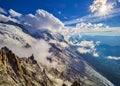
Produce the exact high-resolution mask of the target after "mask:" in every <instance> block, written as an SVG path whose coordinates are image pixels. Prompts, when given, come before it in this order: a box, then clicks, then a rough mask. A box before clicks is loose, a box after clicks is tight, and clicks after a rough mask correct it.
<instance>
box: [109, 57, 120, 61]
mask: <svg viewBox="0 0 120 86" xmlns="http://www.w3.org/2000/svg"><path fill="white" fill-rule="evenodd" d="M107 59H111V60H120V57H116V56H107Z"/></svg>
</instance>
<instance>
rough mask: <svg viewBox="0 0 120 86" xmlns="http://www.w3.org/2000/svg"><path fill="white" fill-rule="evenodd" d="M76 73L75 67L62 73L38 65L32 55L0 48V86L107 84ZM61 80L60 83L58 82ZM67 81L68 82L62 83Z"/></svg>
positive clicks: (92, 85) (88, 85)
mask: <svg viewBox="0 0 120 86" xmlns="http://www.w3.org/2000/svg"><path fill="white" fill-rule="evenodd" d="M70 67H72V66H70ZM68 68H69V67H68ZM73 69H74V68H73ZM73 73H76V74H73ZM77 73H78V72H76V69H75V70H71V69H70V68H69V69H66V70H64V71H63V72H62V73H60V72H58V71H57V69H56V70H55V69H54V70H51V71H50V70H47V69H46V67H43V66H42V65H40V64H39V63H38V62H37V61H36V60H35V59H34V56H33V55H32V56H30V57H28V58H19V57H18V56H17V55H15V54H14V53H12V51H11V50H9V49H8V48H7V47H3V48H1V50H0V86H109V85H105V84H103V83H100V82H97V83H96V82H94V80H93V81H92V80H90V79H87V77H86V78H85V76H84V75H83V76H84V77H83V76H80V74H77ZM58 75H59V76H58ZM77 75H78V76H77ZM51 77H52V78H51ZM78 79H79V80H78ZM75 80H77V81H75ZM61 81H62V84H59V83H60V82H61ZM67 81H68V83H69V84H67V83H64V82H67ZM70 83H71V84H70ZM97 84H98V85H97Z"/></svg>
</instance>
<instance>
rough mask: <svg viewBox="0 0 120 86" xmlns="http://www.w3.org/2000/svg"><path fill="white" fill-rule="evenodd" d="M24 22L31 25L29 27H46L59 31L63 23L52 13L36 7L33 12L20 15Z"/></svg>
mask: <svg viewBox="0 0 120 86" xmlns="http://www.w3.org/2000/svg"><path fill="white" fill-rule="evenodd" d="M21 18H22V19H23V20H24V22H25V23H27V24H29V25H31V27H33V28H36V29H48V30H51V31H59V30H61V29H62V28H63V27H64V24H63V23H62V22H61V21H60V20H59V19H57V18H55V17H54V16H53V15H52V14H50V13H48V12H47V11H44V10H41V9H38V10H37V11H36V13H35V15H33V14H28V15H25V16H22V17H21Z"/></svg>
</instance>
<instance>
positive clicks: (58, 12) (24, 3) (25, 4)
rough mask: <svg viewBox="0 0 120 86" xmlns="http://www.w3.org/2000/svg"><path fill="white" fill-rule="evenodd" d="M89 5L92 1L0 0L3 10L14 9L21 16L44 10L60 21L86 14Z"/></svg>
mask: <svg viewBox="0 0 120 86" xmlns="http://www.w3.org/2000/svg"><path fill="white" fill-rule="evenodd" d="M91 3H92V0H54V1H53V0H15V1H12V0H0V6H1V7H2V8H4V9H7V10H9V9H14V10H15V11H17V12H20V13H23V14H26V13H27V14H28V13H34V12H35V11H36V10H37V9H44V10H46V11H48V12H50V13H52V14H53V15H54V16H56V17H58V18H59V19H60V20H62V21H64V20H65V19H66V18H65V17H68V18H69V19H74V18H77V17H81V16H84V15H86V14H88V13H89V12H90V11H89V5H90V4H91Z"/></svg>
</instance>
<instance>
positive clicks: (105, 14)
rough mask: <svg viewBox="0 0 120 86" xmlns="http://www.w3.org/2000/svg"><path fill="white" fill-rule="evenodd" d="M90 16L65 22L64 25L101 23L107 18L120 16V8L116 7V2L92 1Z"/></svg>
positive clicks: (106, 0)
mask: <svg viewBox="0 0 120 86" xmlns="http://www.w3.org/2000/svg"><path fill="white" fill-rule="evenodd" d="M90 10H91V12H92V13H91V14H89V15H86V16H83V17H80V18H77V19H74V20H69V21H65V22H64V24H65V25H71V24H76V23H81V22H85V23H88V22H91V23H92V22H101V21H104V20H106V19H107V18H112V17H115V16H119V15H120V7H117V2H116V0H94V1H93V4H92V5H91V6H90Z"/></svg>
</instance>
